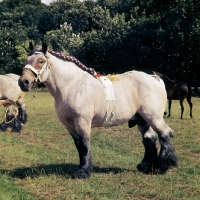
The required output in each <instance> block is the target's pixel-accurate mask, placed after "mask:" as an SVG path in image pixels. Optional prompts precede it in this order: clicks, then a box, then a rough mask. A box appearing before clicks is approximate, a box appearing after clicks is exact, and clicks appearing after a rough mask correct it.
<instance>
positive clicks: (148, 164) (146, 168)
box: [137, 124, 157, 174]
mask: <svg viewBox="0 0 200 200" xmlns="http://www.w3.org/2000/svg"><path fill="white" fill-rule="evenodd" d="M138 129H139V131H140V132H141V134H142V138H143V144H144V148H145V153H144V158H143V160H142V162H141V163H140V164H138V165H137V169H138V171H140V172H143V173H145V174H149V173H153V172H154V171H155V169H156V168H157V148H156V134H155V132H154V131H153V129H152V128H151V127H150V126H149V125H147V124H145V125H142V126H140V125H138Z"/></svg>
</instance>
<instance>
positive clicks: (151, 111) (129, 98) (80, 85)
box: [19, 43, 178, 178]
mask: <svg viewBox="0 0 200 200" xmlns="http://www.w3.org/2000/svg"><path fill="white" fill-rule="evenodd" d="M88 72H89V73H88ZM95 77H96V78H95ZM100 80H101V77H98V76H97V73H96V72H95V71H94V70H93V69H91V68H86V66H85V65H83V64H82V63H81V62H80V61H78V60H77V59H76V58H74V57H71V56H65V55H62V54H59V53H56V52H54V51H52V50H48V49H47V45H46V44H45V43H42V46H38V47H34V46H33V44H32V43H30V53H29V55H28V57H27V60H26V66H25V67H24V69H23V72H22V75H21V77H20V78H19V86H20V87H21V89H22V91H25V92H27V91H29V90H30V89H31V87H33V86H34V87H35V86H36V85H37V84H38V82H43V83H44V84H45V85H46V87H47V88H48V89H49V91H50V93H51V95H52V96H53V97H54V101H55V104H54V105H55V110H56V113H57V116H58V118H59V120H60V121H61V122H62V123H63V124H64V126H65V128H66V129H67V130H68V132H69V133H70V135H71V136H72V138H73V140H74V143H75V146H76V148H77V150H78V153H79V160H80V164H79V166H78V169H77V170H76V172H75V173H74V176H75V177H76V178H89V177H90V175H91V172H92V170H93V163H92V155H91V148H90V137H91V128H93V127H101V126H117V125H121V124H123V123H125V122H128V121H133V122H135V124H137V126H138V129H139V131H140V132H141V134H142V138H143V144H144V148H145V153H144V158H143V160H142V162H141V163H140V164H138V165H137V169H138V170H139V171H141V172H144V173H153V172H155V171H154V170H156V172H160V173H165V172H166V171H167V170H168V169H169V168H171V167H176V166H177V162H178V158H177V155H176V153H175V150H174V148H173V147H172V145H171V143H170V138H171V137H172V136H173V130H172V129H171V128H170V127H169V126H168V125H167V124H166V123H165V121H164V119H163V112H164V110H165V106H166V103H167V96H166V91H165V88H164V86H163V85H162V83H160V81H158V80H157V79H156V78H154V77H152V76H150V75H148V74H146V73H143V72H139V71H130V72H127V73H124V74H119V78H118V80H116V81H114V82H113V83H112V86H113V92H114V96H115V100H114V102H107V101H106V92H105V88H104V86H103V84H102V82H101V81H100ZM125 88H126V89H125ZM155 102H156V104H155ZM110 107H111V109H110ZM156 133H157V134H158V138H159V141H160V145H161V148H160V153H159V155H157V148H156V139H157V134H156Z"/></svg>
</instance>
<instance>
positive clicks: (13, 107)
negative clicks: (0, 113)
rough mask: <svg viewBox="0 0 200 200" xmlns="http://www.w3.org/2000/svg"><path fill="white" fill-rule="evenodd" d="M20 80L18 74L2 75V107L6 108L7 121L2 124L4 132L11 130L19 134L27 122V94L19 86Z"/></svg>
mask: <svg viewBox="0 0 200 200" xmlns="http://www.w3.org/2000/svg"><path fill="white" fill-rule="evenodd" d="M18 79H19V76H18V75H16V74H6V75H0V105H3V106H4V107H5V108H6V111H5V120H4V121H3V122H2V123H1V124H0V130H2V131H6V130H7V129H8V128H11V129H12V131H13V132H19V131H21V129H22V124H25V123H26V122H27V113H26V105H25V102H24V96H25V93H24V92H23V91H22V90H21V89H20V87H19V86H18Z"/></svg>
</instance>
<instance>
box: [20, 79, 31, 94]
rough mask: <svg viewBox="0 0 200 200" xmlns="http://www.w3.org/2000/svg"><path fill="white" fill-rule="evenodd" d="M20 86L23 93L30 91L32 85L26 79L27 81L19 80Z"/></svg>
mask: <svg viewBox="0 0 200 200" xmlns="http://www.w3.org/2000/svg"><path fill="white" fill-rule="evenodd" d="M18 85H19V87H20V88H21V90H22V91H23V92H28V91H29V90H30V86H29V85H30V83H29V81H28V80H27V79H25V80H21V79H19V80H18Z"/></svg>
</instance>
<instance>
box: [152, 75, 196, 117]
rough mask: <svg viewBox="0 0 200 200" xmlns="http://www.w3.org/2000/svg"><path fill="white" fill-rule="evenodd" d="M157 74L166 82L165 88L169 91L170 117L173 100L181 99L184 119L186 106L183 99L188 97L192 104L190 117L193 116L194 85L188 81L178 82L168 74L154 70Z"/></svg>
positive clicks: (189, 102) (190, 104)
mask: <svg viewBox="0 0 200 200" xmlns="http://www.w3.org/2000/svg"><path fill="white" fill-rule="evenodd" d="M154 73H155V74H156V75H158V76H159V77H160V78H161V79H162V80H163V82H164V84H165V89H166V92H167V99H168V102H169V103H168V111H169V113H168V117H170V116H171V105H172V100H179V101H180V106H181V119H183V112H184V106H183V101H184V99H185V98H186V99H187V102H188V104H189V106H190V117H191V118H193V115H192V107H193V104H192V101H191V98H192V87H191V85H189V84H188V83H186V82H177V81H175V80H171V79H169V78H168V77H167V76H166V75H164V74H161V73H159V72H154Z"/></svg>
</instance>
